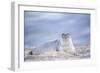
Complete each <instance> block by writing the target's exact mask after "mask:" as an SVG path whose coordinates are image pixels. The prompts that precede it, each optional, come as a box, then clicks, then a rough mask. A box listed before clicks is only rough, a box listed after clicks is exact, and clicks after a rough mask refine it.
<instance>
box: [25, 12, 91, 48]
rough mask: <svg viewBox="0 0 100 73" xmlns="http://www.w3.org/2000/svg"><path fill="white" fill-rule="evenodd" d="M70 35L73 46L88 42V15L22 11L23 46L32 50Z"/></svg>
mask: <svg viewBox="0 0 100 73" xmlns="http://www.w3.org/2000/svg"><path fill="white" fill-rule="evenodd" d="M62 33H70V34H71V36H72V39H73V42H74V44H85V43H89V42H90V14H83V13H55V12H34V11H24V45H25V48H32V47H34V46H38V45H40V44H43V43H46V42H48V41H52V40H56V39H59V38H60V37H61V34H62Z"/></svg>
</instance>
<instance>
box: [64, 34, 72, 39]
mask: <svg viewBox="0 0 100 73" xmlns="http://www.w3.org/2000/svg"><path fill="white" fill-rule="evenodd" d="M69 37H70V34H69V33H62V38H63V39H68V38H69Z"/></svg>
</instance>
